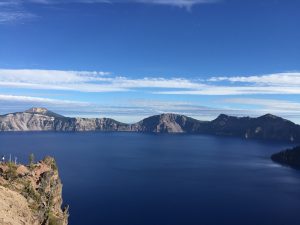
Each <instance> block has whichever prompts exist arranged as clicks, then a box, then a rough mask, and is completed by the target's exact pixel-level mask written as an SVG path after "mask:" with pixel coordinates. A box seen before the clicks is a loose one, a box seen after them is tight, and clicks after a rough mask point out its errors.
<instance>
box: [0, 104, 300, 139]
mask: <svg viewBox="0 0 300 225" xmlns="http://www.w3.org/2000/svg"><path fill="white" fill-rule="evenodd" d="M0 131H131V132H152V133H195V134H212V135H226V136H238V137H242V138H247V139H248V138H249V139H251V138H254V139H268V140H280V141H289V142H298V143H300V126H299V125H297V124H294V123H293V122H291V121H288V120H285V119H283V118H280V117H277V116H274V115H271V114H266V115H264V116H261V117H257V118H251V117H235V116H228V115H224V114H221V115H220V116H219V117H218V118H216V119H215V120H212V121H199V120H196V119H193V118H190V117H187V116H183V115H177V114H171V113H167V114H161V115H156V116H151V117H148V118H146V119H143V120H142V121H140V122H138V123H134V124H125V123H121V122H118V121H116V120H113V119H109V118H71V117H64V116H62V115H59V114H56V113H54V112H51V111H49V110H47V109H45V108H32V109H29V110H26V111H25V112H19V113H11V114H6V115H3V116H0Z"/></svg>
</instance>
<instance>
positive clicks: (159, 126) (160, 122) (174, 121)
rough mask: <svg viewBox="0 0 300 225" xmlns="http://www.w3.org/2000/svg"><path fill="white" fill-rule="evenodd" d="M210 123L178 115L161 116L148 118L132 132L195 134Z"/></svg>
mask: <svg viewBox="0 0 300 225" xmlns="http://www.w3.org/2000/svg"><path fill="white" fill-rule="evenodd" d="M204 123H208V122H201V121H199V120H196V119H193V118H191V117H187V116H183V115H177V114H171V113H167V114H161V115H155V116H151V117H148V118H146V119H143V120H142V121H140V122H138V123H136V124H133V125H132V126H131V130H132V131H139V132H153V133H195V132H196V131H197V130H198V128H199V127H200V126H201V125H202V124H204Z"/></svg>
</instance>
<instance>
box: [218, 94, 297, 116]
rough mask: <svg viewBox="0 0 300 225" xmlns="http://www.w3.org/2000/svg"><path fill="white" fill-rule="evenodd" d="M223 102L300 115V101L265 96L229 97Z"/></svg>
mask: <svg viewBox="0 0 300 225" xmlns="http://www.w3.org/2000/svg"><path fill="white" fill-rule="evenodd" d="M223 102H224V103H234V104H238V105H253V106H259V107H260V109H261V110H265V111H269V112H281V113H282V112H288V113H297V114H298V115H300V102H293V101H286V100H278V99H265V98H228V99H225V100H223Z"/></svg>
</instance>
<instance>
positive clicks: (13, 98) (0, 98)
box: [0, 95, 89, 106]
mask: <svg viewBox="0 0 300 225" xmlns="http://www.w3.org/2000/svg"><path fill="white" fill-rule="evenodd" d="M0 102H23V103H33V104H51V105H64V106H67V105H73V106H88V105H89V103H87V102H79V101H69V100H58V99H51V98H40V97H32V96H22V95H21V96H20V95H0Z"/></svg>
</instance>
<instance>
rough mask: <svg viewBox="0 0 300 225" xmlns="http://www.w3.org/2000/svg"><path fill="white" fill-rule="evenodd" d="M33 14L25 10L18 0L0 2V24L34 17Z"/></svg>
mask: <svg viewBox="0 0 300 225" xmlns="http://www.w3.org/2000/svg"><path fill="white" fill-rule="evenodd" d="M34 17H35V15H33V14H32V13H30V12H28V11H26V10H25V9H24V8H23V7H22V4H21V1H18V0H15V1H13V0H3V1H1V2H0V24H6V23H12V22H16V21H19V20H21V21H24V20H27V19H32V18H34Z"/></svg>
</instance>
